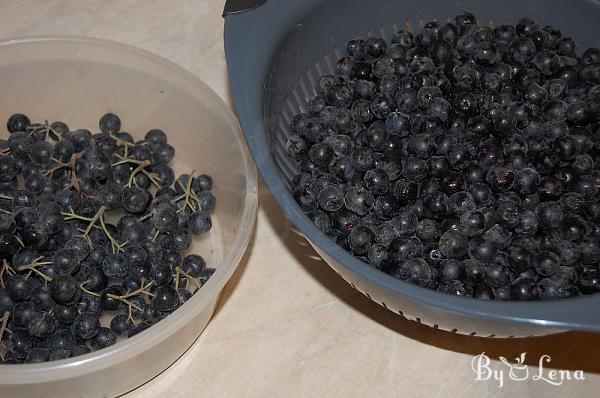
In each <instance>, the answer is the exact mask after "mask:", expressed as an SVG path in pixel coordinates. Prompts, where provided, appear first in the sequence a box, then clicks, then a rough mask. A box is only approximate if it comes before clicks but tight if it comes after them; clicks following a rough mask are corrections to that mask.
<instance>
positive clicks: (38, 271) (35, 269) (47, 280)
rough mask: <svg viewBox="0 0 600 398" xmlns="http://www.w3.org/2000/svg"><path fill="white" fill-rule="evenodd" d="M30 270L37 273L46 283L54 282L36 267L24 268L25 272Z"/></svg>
mask: <svg viewBox="0 0 600 398" xmlns="http://www.w3.org/2000/svg"><path fill="white" fill-rule="evenodd" d="M25 269H28V270H31V271H33V272H35V273H36V274H38V275H39V276H40V277H42V279H43V280H44V281H46V282H52V278H51V277H49V276H48V275H46V274H44V273H43V272H41V271H40V270H38V269H37V268H35V267H23V270H25Z"/></svg>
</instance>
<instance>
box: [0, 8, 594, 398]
mask: <svg viewBox="0 0 600 398" xmlns="http://www.w3.org/2000/svg"><path fill="white" fill-rule="evenodd" d="M273 1H276V0H273ZM222 10H223V0H188V1H183V0H80V1H75V0H73V1H61V0H44V1H39V0H29V1H11V0H3V1H0V37H1V38H7V37H15V36H24V35H36V34H76V35H88V36H95V37H101V38H106V39H112V40H118V41H122V42H125V43H127V44H131V45H135V46H138V47H141V48H144V49H146V50H149V51H152V52H155V53H157V54H159V55H162V56H163V57H166V58H169V59H170V60H172V61H174V62H176V63H178V64H179V65H181V66H183V67H184V68H186V69H188V70H189V71H191V72H192V73H194V74H195V75H197V76H198V77H200V78H201V79H202V80H204V81H205V82H206V83H207V84H208V85H209V86H211V87H212V88H213V89H214V90H215V91H216V92H217V93H218V94H219V95H220V96H221V97H222V98H223V99H225V101H226V102H227V103H229V104H231V97H230V94H229V87H228V84H227V73H226V67H225V59H224V55H223V20H222V18H221V12H222ZM260 200H261V207H260V210H259V214H258V221H257V227H256V234H255V236H254V239H253V241H252V242H251V244H250V247H249V249H248V252H247V253H246V256H245V257H244V260H243V263H242V264H241V265H240V267H239V269H238V271H237V272H236V274H235V275H234V277H233V279H232V280H231V282H230V283H229V285H228V286H227V288H226V290H225V292H224V294H223V298H222V300H221V303H220V305H219V309H218V310H217V313H216V314H215V316H214V318H213V320H212V321H211V322H210V324H209V325H208V327H207V328H206V330H205V331H204V333H203V334H202V335H201V336H200V338H199V339H198V340H197V341H196V343H195V344H194V345H193V346H192V347H191V348H190V350H189V351H188V352H186V353H185V354H184V355H183V356H182V357H181V358H180V360H179V361H178V362H176V363H175V364H174V365H173V366H171V367H170V368H169V369H167V370H166V371H165V372H164V373H162V374H161V375H159V376H157V377H156V378H155V379H153V380H151V381H149V382H148V383H146V384H145V385H143V386H141V387H140V388H138V389H137V390H135V391H132V392H131V393H129V394H127V397H128V398H134V397H135V398H138V397H145V398H146V397H149V398H153V397H157V398H158V397H165V396H169V397H172V398H175V397H209V396H210V397H304V396H306V397H312V396H314V397H322V396H326V397H333V396H340V397H367V396H369V397H370V396H373V397H400V396H415V397H438V396H440V397H454V396H461V397H482V396H507V397H517V396H532V397H554V396H556V397H558V396H569V397H593V396H598V394H599V391H600V335H593V334H586V333H565V334H561V335H554V336H546V337H542V338H531V339H523V340H493V339H484V338H477V337H466V336H460V335H453V334H450V333H446V332H443V331H439V330H433V329H430V328H428V327H426V326H423V325H420V324H417V323H415V322H411V321H407V320H404V319H402V318H400V317H398V316H396V315H394V314H392V313H390V312H388V311H387V310H385V309H384V308H382V307H380V306H378V305H377V304H374V303H372V302H371V301H370V300H368V299H367V298H366V297H364V296H363V295H361V294H360V293H358V292H356V291H354V290H353V289H352V288H351V287H350V286H348V285H347V284H346V283H345V282H343V281H342V280H341V279H340V278H339V277H338V276H337V275H336V274H335V273H334V272H333V271H331V270H330V269H329V267H328V266H327V264H325V263H324V262H323V261H321V260H319V258H318V256H317V255H316V254H315V252H314V251H313V250H312V248H311V247H310V246H308V244H307V242H306V241H305V240H304V239H303V238H301V237H299V236H297V235H296V234H295V233H294V232H292V230H291V228H290V223H289V221H287V220H286V219H285V217H284V215H283V213H282V212H281V210H279V208H278V207H277V205H276V204H275V202H274V200H273V198H272V197H271V195H270V194H269V192H268V190H267V189H266V188H265V186H264V184H262V185H261V187H260ZM599 315H600V314H599ZM484 351H485V353H486V354H487V355H489V356H490V357H491V358H492V362H491V363H490V365H489V367H490V369H495V370H504V376H505V380H504V384H503V386H502V387H501V388H499V387H498V385H499V382H498V381H496V380H488V381H477V380H475V377H476V375H475V373H474V372H473V370H472V369H471V361H472V359H473V356H474V355H477V354H480V353H481V352H484ZM522 352H527V354H526V361H525V363H526V364H527V365H528V366H529V369H528V371H529V377H528V379H527V380H525V381H513V380H510V379H509V373H508V368H507V367H506V366H505V365H504V364H502V363H501V362H500V361H498V360H497V359H498V358H499V356H504V357H506V358H509V359H511V360H512V359H513V358H515V357H517V356H519V355H520V353H522ZM544 354H547V355H549V356H550V357H551V362H550V363H548V364H546V368H544V374H546V375H547V372H548V371H549V370H551V369H550V368H555V369H570V370H576V369H581V370H583V372H584V377H585V380H583V381H577V380H570V381H565V382H564V383H563V384H562V385H560V386H554V385H552V384H550V383H548V382H546V381H543V380H534V375H537V374H538V372H539V370H538V368H537V364H538V361H539V358H540V357H541V356H542V355H544Z"/></svg>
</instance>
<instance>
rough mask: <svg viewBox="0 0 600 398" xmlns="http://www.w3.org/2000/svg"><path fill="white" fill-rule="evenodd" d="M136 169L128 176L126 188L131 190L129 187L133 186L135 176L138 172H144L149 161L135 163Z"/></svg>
mask: <svg viewBox="0 0 600 398" xmlns="http://www.w3.org/2000/svg"><path fill="white" fill-rule="evenodd" d="M137 164H138V167H136V168H135V169H134V170H133V171H132V172H131V175H130V176H129V181H127V187H129V188H131V186H132V185H133V184H134V182H135V176H136V175H137V173H139V172H140V171H142V170H144V169H145V168H146V167H148V166H149V165H150V161H149V160H144V161H143V162H141V163H137Z"/></svg>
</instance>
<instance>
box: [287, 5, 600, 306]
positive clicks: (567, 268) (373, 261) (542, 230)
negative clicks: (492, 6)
mask: <svg viewBox="0 0 600 398" xmlns="http://www.w3.org/2000/svg"><path fill="white" fill-rule="evenodd" d="M576 48H577V46H576V44H575V41H574V39H573V38H571V37H565V36H562V34H561V32H560V31H559V30H558V29H556V28H553V27H551V26H546V27H543V28H542V27H540V26H539V25H538V24H537V23H536V22H534V21H532V20H531V19H528V18H524V19H522V20H520V21H519V22H518V24H517V25H516V26H514V25H500V26H496V27H494V28H491V27H488V26H480V25H478V23H477V19H476V17H475V16H474V15H472V14H470V13H464V14H462V15H459V16H457V17H456V18H455V21H454V22H449V23H439V22H436V21H433V22H428V23H426V24H425V25H424V27H423V29H422V30H421V31H420V32H419V33H418V34H415V35H413V34H412V33H411V32H410V31H407V30H405V31H399V32H397V33H396V34H395V35H394V36H393V38H392V40H391V43H387V42H386V41H385V40H384V39H382V38H379V37H370V38H368V39H366V40H363V39H356V40H351V41H349V42H348V43H347V46H346V56H345V57H343V58H341V59H339V60H338V62H337V73H336V75H323V76H320V78H319V79H318V84H317V87H316V90H317V91H318V94H317V95H316V96H315V97H314V98H312V99H311V100H310V101H309V103H308V107H307V111H306V113H302V114H298V115H295V116H294V117H293V119H292V121H291V123H290V130H291V131H292V134H293V135H292V136H291V137H290V138H289V140H288V142H287V145H286V150H287V153H288V155H289V156H290V157H292V158H293V159H295V160H297V161H298V163H299V165H300V173H299V174H298V175H296V176H295V178H294V179H293V180H292V187H291V189H292V191H293V196H294V198H295V199H296V201H297V203H298V204H299V205H300V207H301V208H302V209H303V210H304V211H305V212H306V213H307V214H308V215H309V216H310V217H311V218H312V220H313V221H314V223H315V224H316V226H317V227H318V228H320V229H321V230H322V231H323V232H325V233H326V234H327V235H328V236H330V237H331V239H332V240H334V241H335V242H337V243H338V244H340V245H342V246H343V247H345V248H346V249H347V250H349V251H350V252H351V253H353V254H354V255H355V256H357V257H359V258H361V259H362V260H364V261H365V262H367V263H369V264H370V265H372V266H374V267H377V268H379V269H380V270H382V271H384V272H387V273H389V274H391V275H393V276H395V277H397V278H399V279H402V280H405V281H408V282H412V283H415V284H418V285H420V286H423V287H427V288H430V289H437V290H438V291H442V292H447V293H450V294H456V295H461V296H471V297H476V298H480V299H497V300H532V299H554V298H563V297H570V296H576V295H580V294H591V293H595V292H598V291H599V290H600V272H599V269H598V263H599V262H600V246H599V244H598V242H599V238H600V198H599V196H598V192H599V187H600V130H599V127H600V123H599V122H600V49H598V48H590V49H588V50H586V51H585V52H584V53H583V54H582V55H581V56H578V55H577V54H576Z"/></svg>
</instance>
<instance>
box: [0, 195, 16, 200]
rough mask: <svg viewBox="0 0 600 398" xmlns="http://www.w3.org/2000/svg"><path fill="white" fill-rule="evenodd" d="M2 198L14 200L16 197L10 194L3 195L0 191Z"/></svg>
mask: <svg viewBox="0 0 600 398" xmlns="http://www.w3.org/2000/svg"><path fill="white" fill-rule="evenodd" d="M0 199H6V200H14V198H13V197H12V196H8V195H3V194H1V193H0Z"/></svg>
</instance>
